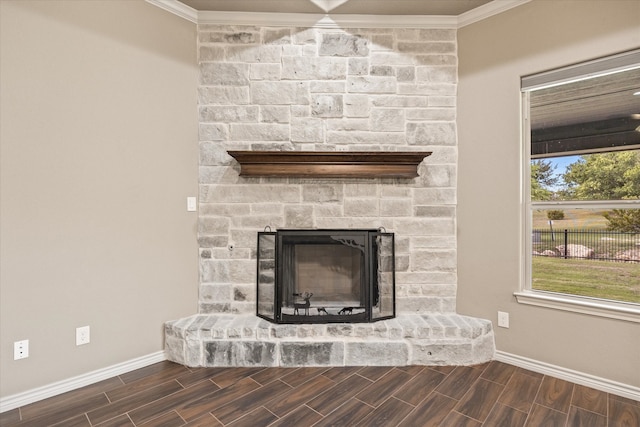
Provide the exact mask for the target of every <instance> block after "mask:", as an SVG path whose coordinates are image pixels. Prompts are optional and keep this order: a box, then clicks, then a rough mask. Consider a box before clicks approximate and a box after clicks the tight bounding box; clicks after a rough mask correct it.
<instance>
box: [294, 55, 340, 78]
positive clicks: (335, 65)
mask: <svg viewBox="0 0 640 427" xmlns="http://www.w3.org/2000/svg"><path fill="white" fill-rule="evenodd" d="M346 75H347V64H346V61H345V60H344V59H341V58H316V57H304V56H292V57H289V56H284V57H283V58H282V79H283V80H344V79H345V77H346Z"/></svg>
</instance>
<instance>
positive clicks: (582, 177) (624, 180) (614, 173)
mask: <svg viewBox="0 0 640 427" xmlns="http://www.w3.org/2000/svg"><path fill="white" fill-rule="evenodd" d="M563 179H564V182H565V183H566V184H567V190H566V191H567V193H568V196H569V197H570V198H572V199H574V200H576V199H577V200H621V199H638V198H640V150H630V151H617V152H612V153H600V154H590V155H584V156H581V158H580V159H579V160H578V161H577V162H575V163H571V164H570V165H569V166H568V167H567V171H566V172H565V174H564V175H563Z"/></svg>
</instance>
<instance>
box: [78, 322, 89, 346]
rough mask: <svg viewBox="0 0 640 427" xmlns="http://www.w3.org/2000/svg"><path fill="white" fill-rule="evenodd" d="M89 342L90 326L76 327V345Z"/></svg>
mask: <svg viewBox="0 0 640 427" xmlns="http://www.w3.org/2000/svg"><path fill="white" fill-rule="evenodd" d="M90 342H91V328H89V327H88V326H81V327H79V328H76V345H84V344H89V343H90Z"/></svg>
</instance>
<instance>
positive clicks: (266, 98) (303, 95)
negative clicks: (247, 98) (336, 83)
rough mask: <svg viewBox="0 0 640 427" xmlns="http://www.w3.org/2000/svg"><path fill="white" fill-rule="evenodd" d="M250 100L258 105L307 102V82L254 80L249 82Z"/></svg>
mask: <svg viewBox="0 0 640 427" xmlns="http://www.w3.org/2000/svg"><path fill="white" fill-rule="evenodd" d="M251 100H252V102H253V103H254V104H258V105H283V104H287V105H290V104H300V105H306V104H309V83H307V82H288V81H278V82H272V81H256V82H252V83H251Z"/></svg>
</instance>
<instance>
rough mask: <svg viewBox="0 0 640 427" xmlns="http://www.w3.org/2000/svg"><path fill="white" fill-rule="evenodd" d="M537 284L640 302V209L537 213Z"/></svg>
mask: <svg viewBox="0 0 640 427" xmlns="http://www.w3.org/2000/svg"><path fill="white" fill-rule="evenodd" d="M532 224H533V227H532V231H531V244H532V247H531V254H532V269H531V271H532V274H531V276H532V288H533V289H534V290H540V291H549V292H559V293H565V294H573V295H581V296H587V297H595V298H604V299H610V300H618V301H626V302H635V303H640V229H639V228H638V224H640V209H553V210H551V209H545V210H534V211H533V212H532Z"/></svg>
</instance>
